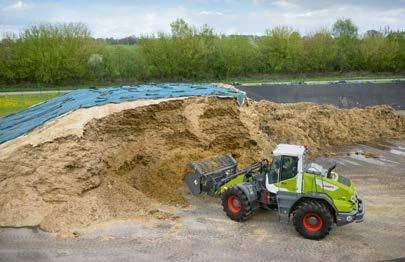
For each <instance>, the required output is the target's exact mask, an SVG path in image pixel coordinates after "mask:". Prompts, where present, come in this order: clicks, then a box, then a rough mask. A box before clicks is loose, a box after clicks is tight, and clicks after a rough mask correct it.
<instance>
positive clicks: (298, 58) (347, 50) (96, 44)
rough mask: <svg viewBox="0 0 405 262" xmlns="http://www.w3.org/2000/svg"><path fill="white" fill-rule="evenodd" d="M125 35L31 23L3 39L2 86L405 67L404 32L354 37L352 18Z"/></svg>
mask: <svg viewBox="0 0 405 262" xmlns="http://www.w3.org/2000/svg"><path fill="white" fill-rule="evenodd" d="M128 39H129V38H128ZM128 39H126V40H125V41H123V42H119V41H112V40H111V39H94V38H93V37H91V34H90V31H89V29H88V27H87V26H86V25H84V24H80V23H78V24H76V23H73V24H57V25H39V26H32V27H30V28H27V29H26V30H25V31H23V32H21V33H20V34H19V35H18V36H13V35H11V36H10V35H9V36H6V37H4V38H3V39H2V40H1V42H0V83H1V84H18V83H49V84H61V83H80V82H105V81H140V82H143V81H156V80H158V81H182V80H217V79H227V78H234V77H250V76H256V75H270V76H271V75H272V74H303V73H305V74H306V73H336V72H338V73H339V72H357V71H367V72H392V73H398V72H403V71H404V70H405V32H404V31H391V30H389V29H385V30H380V31H377V30H369V31H367V32H366V33H365V34H363V35H359V33H358V28H357V26H356V25H354V24H353V23H352V21H351V20H350V19H340V20H337V21H336V22H335V23H334V25H333V26H332V29H331V30H327V29H322V30H318V31H316V32H314V33H312V34H309V35H301V34H300V33H299V32H297V31H295V30H293V29H291V28H289V27H285V26H278V27H275V28H272V29H269V30H266V31H265V33H264V35H262V36H246V35H220V34H217V33H215V31H214V29H213V28H211V27H209V26H207V25H204V26H202V27H200V28H196V27H193V26H191V25H189V24H187V23H186V22H185V21H184V20H182V19H177V20H176V21H174V22H173V23H171V34H165V33H158V34H156V35H154V36H148V37H140V38H137V39H136V41H135V40H134V39H132V38H131V39H130V41H127V40H128ZM127 42H128V43H127ZM121 43H126V44H121Z"/></svg>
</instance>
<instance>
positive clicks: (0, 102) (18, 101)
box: [0, 93, 61, 117]
mask: <svg viewBox="0 0 405 262" xmlns="http://www.w3.org/2000/svg"><path fill="white" fill-rule="evenodd" d="M59 95H61V93H50V94H27V95H10V96H0V117H2V116H6V115H9V114H12V113H16V112H18V111H21V110H23V109H26V108H28V107H30V106H32V105H35V104H38V103H41V102H43V101H46V100H48V99H51V98H53V97H56V96H59Z"/></svg>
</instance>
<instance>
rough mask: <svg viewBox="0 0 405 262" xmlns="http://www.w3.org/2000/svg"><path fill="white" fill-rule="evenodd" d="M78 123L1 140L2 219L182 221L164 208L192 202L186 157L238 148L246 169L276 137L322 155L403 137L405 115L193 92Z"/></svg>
mask: <svg viewBox="0 0 405 262" xmlns="http://www.w3.org/2000/svg"><path fill="white" fill-rule="evenodd" d="M89 110H90V109H89ZM92 110H93V111H92V112H93V114H95V115H97V111H96V110H95V109H92ZM100 110H102V107H100ZM74 113H75V112H73V113H72V114H74ZM68 116H69V115H68ZM68 116H65V117H68ZM89 119H90V118H89ZM55 121H63V118H60V119H58V120H55ZM53 126H54V125H49V127H48V128H49V130H48V129H47V131H46V132H48V133H49V134H52V133H54V132H52V128H53ZM81 128H82V130H81V131H82V132H79V134H76V133H72V134H65V135H64V136H53V137H52V139H49V137H48V138H47V137H43V138H42V139H43V141H42V142H41V141H39V140H38V139H37V140H35V143H28V142H27V141H29V140H30V134H28V135H27V136H25V137H21V138H18V140H15V141H11V142H10V143H5V144H4V145H0V150H1V152H0V226H15V227H20V226H39V227H40V228H42V229H43V230H46V231H50V232H66V231H70V230H73V229H75V228H82V227H86V226H89V225H92V224H97V223H101V222H105V221H110V220H125V219H132V218H135V217H150V218H152V219H153V218H155V219H176V216H174V215H172V214H171V212H170V211H167V210H170V207H171V206H174V207H176V206H177V207H183V206H186V205H187V202H186V200H185V199H184V198H183V194H184V192H185V189H184V183H183V181H182V178H183V176H184V174H185V173H186V164H187V163H188V162H191V161H195V160H200V159H205V158H210V157H213V156H215V155H218V154H222V153H226V152H231V153H232V154H233V155H234V157H235V158H236V159H237V160H238V163H239V166H240V167H243V166H244V165H247V164H249V163H252V162H255V161H257V160H260V159H262V158H271V151H272V150H273V148H274V146H275V145H276V144H278V143H292V144H305V145H307V146H308V147H309V148H310V150H311V152H312V156H317V155H319V154H320V153H321V152H322V153H323V150H324V149H325V148H330V147H331V146H332V145H343V144H353V143H360V142H367V141H373V140H379V139H382V138H384V139H385V138H404V137H405V118H404V117H401V116H399V115H396V114H395V113H394V112H393V110H392V108H390V107H388V106H374V107H368V108H365V109H337V108H335V107H333V106H319V105H315V104H309V103H299V104H276V103H271V102H268V101H261V102H253V101H249V103H248V104H247V105H245V106H242V107H239V106H238V104H237V103H236V101H235V100H233V99H220V98H216V97H194V98H187V99H177V100H171V101H162V102H160V103H157V104H150V105H147V106H138V107H133V108H127V109H124V110H122V111H119V112H117V111H114V112H113V113H112V114H109V115H108V114H105V115H103V117H102V118H94V119H92V120H90V121H88V122H86V124H83V125H81ZM42 131H43V130H42ZM35 132H37V131H35V130H34V131H33V132H31V133H32V134H35ZM162 204H164V205H162ZM164 207H167V208H164Z"/></svg>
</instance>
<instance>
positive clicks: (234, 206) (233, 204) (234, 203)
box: [228, 195, 242, 213]
mask: <svg viewBox="0 0 405 262" xmlns="http://www.w3.org/2000/svg"><path fill="white" fill-rule="evenodd" d="M228 207H229V210H230V211H231V212H232V213H238V212H239V211H240V209H241V208H242V207H241V204H240V201H239V199H238V198H237V197H236V196H234V195H232V196H230V197H229V198H228Z"/></svg>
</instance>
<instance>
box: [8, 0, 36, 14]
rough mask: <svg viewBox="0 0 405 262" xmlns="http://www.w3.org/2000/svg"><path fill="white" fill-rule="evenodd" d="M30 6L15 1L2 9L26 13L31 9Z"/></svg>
mask: <svg viewBox="0 0 405 262" xmlns="http://www.w3.org/2000/svg"><path fill="white" fill-rule="evenodd" d="M32 6H33V5H32V4H27V3H24V2H23V1H17V2H16V3H14V4H11V5H8V6H6V7H5V8H4V10H5V11H17V12H18V11H27V10H30V9H31V8H32Z"/></svg>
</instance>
